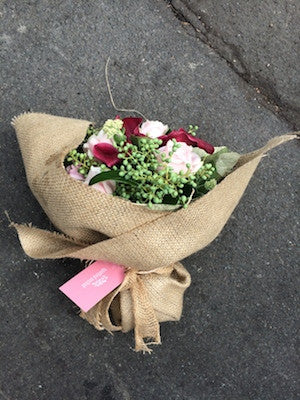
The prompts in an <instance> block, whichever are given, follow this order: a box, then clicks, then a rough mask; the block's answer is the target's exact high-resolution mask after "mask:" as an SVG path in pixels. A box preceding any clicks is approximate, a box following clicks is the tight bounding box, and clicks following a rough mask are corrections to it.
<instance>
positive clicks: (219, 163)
mask: <svg viewBox="0 0 300 400" xmlns="http://www.w3.org/2000/svg"><path fill="white" fill-rule="evenodd" d="M239 158H240V155H239V154H238V153H235V152H230V153H222V154H220V155H219V156H218V158H217V160H216V170H217V173H218V174H219V175H221V176H225V175H227V174H228V173H229V172H230V171H231V170H232V168H233V167H234V166H235V164H236V163H237V161H238V159H239Z"/></svg>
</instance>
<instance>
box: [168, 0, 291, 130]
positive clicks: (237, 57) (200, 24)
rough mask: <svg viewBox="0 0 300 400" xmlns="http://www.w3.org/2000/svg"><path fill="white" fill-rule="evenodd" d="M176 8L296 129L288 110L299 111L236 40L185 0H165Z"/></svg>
mask: <svg viewBox="0 0 300 400" xmlns="http://www.w3.org/2000/svg"><path fill="white" fill-rule="evenodd" d="M164 1H165V2H166V3H167V5H168V7H170V9H171V10H172V12H173V14H174V16H175V17H176V18H177V19H178V20H179V21H180V23H181V24H182V26H183V28H184V29H185V32H186V33H187V34H188V35H189V36H191V37H193V38H197V39H200V40H201V41H202V42H203V43H204V44H206V45H207V46H209V47H210V48H211V49H212V50H213V51H214V52H215V53H217V54H218V55H219V56H220V57H221V58H222V59H223V60H225V61H226V62H227V64H228V65H229V67H230V68H231V69H232V70H233V71H234V72H235V73H236V74H237V75H238V76H239V77H240V78H242V79H243V80H244V81H245V82H246V83H247V85H248V86H250V87H251V88H252V89H254V90H255V92H256V97H257V100H258V102H259V103H260V104H261V105H262V106H263V107H265V108H267V109H268V110H270V111H271V112H272V113H274V114H275V115H276V116H279V117H280V118H281V119H283V120H284V121H285V122H287V123H288V124H289V125H291V127H292V128H293V129H294V130H296V129H297V123H296V121H294V120H293V118H290V117H289V115H288V112H290V111H294V112H296V111H297V110H296V108H293V107H292V106H291V105H290V104H286V103H284V102H283V101H282V100H281V99H280V96H279V94H278V93H277V92H276V90H275V89H274V86H273V84H272V83H271V82H268V81H267V79H266V78H260V77H257V76H254V75H252V74H251V72H250V70H249V68H248V67H247V65H246V64H245V63H244V61H243V60H242V57H241V54H240V51H239V49H238V47H237V46H236V45H235V44H233V43H228V42H227V41H225V40H224V38H223V37H222V36H221V35H220V34H218V32H216V31H215V30H214V29H212V28H211V27H210V26H209V23H208V21H207V19H206V17H205V15H204V14H203V13H199V15H196V14H195V13H194V11H193V10H191V9H190V8H189V7H188V6H187V5H186V4H184V3H183V2H182V1H181V0H164Z"/></svg>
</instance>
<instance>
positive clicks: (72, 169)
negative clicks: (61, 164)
mask: <svg viewBox="0 0 300 400" xmlns="http://www.w3.org/2000/svg"><path fill="white" fill-rule="evenodd" d="M79 168H80V165H77V166H75V165H69V166H68V167H67V168H66V171H67V173H68V174H69V175H70V177H71V178H73V179H76V180H77V181H84V176H83V175H82V174H80V173H79V172H78V169H79Z"/></svg>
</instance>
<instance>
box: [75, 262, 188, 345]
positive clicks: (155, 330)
mask: <svg viewBox="0 0 300 400" xmlns="http://www.w3.org/2000/svg"><path fill="white" fill-rule="evenodd" d="M172 270H173V267H165V268H159V269H157V270H153V271H138V270H136V269H134V268H128V269H127V271H126V274H125V279H124V281H123V282H122V284H121V285H120V286H119V287H118V288H117V289H115V290H114V291H113V292H112V293H110V294H109V295H108V296H106V297H105V298H104V299H103V300H101V301H100V302H99V303H97V304H96V305H95V306H94V307H93V308H92V309H91V310H89V311H88V312H83V311H82V312H81V314H80V316H81V317H82V318H84V319H86V320H87V321H88V322H89V323H90V324H92V325H93V326H94V327H95V328H96V329H98V330H103V329H106V330H108V331H110V332H111V331H119V330H122V331H123V332H127V331H129V330H130V329H131V325H132V324H133V326H134V335H135V351H142V352H143V353H145V352H147V353H151V352H152V349H150V348H149V347H148V346H149V345H152V344H160V343H161V340H160V329H159V321H158V318H157V315H156V313H155V310H154V307H153V304H152V302H151V299H150V297H149V292H148V289H147V284H148V285H149V282H151V281H152V280H153V275H156V277H158V276H159V275H161V276H165V277H167V276H169V275H170V272H171V271H172ZM188 284H189V282H188ZM150 286H151V285H150ZM118 296H119V301H120V307H114V304H113V302H114V301H116V300H117V299H118ZM128 301H129V302H131V305H132V307H126V306H125V307H126V308H124V304H125V303H126V304H127V303H128ZM122 303H123V304H122ZM119 310H120V311H121V314H122V315H120V314H119V313H118V311H119ZM110 311H111V312H112V314H115V318H117V319H118V318H119V320H120V321H119V322H120V325H114V323H113V322H112V319H111V315H110ZM118 314H119V315H118ZM126 314H127V315H126ZM130 314H131V315H130ZM145 339H152V341H151V342H147V343H146V342H145Z"/></svg>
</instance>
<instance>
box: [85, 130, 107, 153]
mask: <svg viewBox="0 0 300 400" xmlns="http://www.w3.org/2000/svg"><path fill="white" fill-rule="evenodd" d="M101 143H108V144H110V145H113V144H114V143H113V141H112V139H109V138H108V137H107V136H106V135H105V133H104V132H103V131H102V130H101V131H100V132H99V133H98V134H97V135H92V136H90V137H89V139H88V140H87V142H86V143H85V144H84V145H83V149H84V150H85V151H86V152H87V153H88V156H89V157H94V147H95V146H96V144H101Z"/></svg>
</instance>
